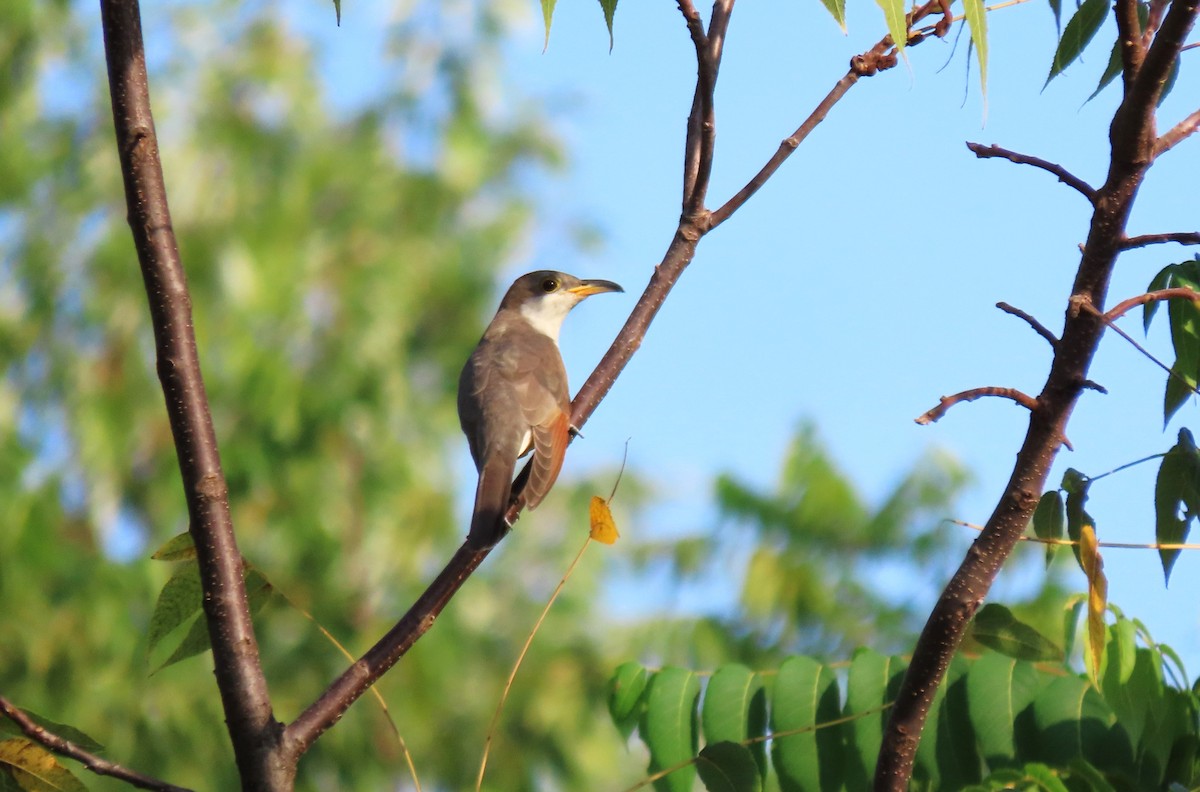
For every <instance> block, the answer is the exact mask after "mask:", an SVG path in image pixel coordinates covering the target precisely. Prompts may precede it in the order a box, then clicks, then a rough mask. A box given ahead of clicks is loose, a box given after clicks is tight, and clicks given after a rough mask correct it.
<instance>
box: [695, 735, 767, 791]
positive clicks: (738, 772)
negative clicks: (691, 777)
mask: <svg viewBox="0 0 1200 792" xmlns="http://www.w3.org/2000/svg"><path fill="white" fill-rule="evenodd" d="M696 769H697V770H698V771H699V772H700V780H701V781H703V782H704V787H705V789H707V790H708V792H759V791H760V790H761V789H762V778H761V777H760V776H759V767H758V762H756V761H755V759H754V756H753V754H751V753H750V749H749V748H747V747H746V746H744V745H739V744H737V743H735V742H718V743H710V744H709V745H706V746H704V750H703V751H701V752H700V756H699V757H698V758H697V760H696Z"/></svg>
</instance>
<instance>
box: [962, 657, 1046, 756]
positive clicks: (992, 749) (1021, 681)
mask: <svg viewBox="0 0 1200 792" xmlns="http://www.w3.org/2000/svg"><path fill="white" fill-rule="evenodd" d="M1039 686H1040V680H1039V678H1038V673H1037V671H1036V670H1035V669H1034V667H1033V666H1032V665H1031V664H1029V663H1027V662H1023V661H1020V660H1014V659H1013V658H1011V657H1005V656H1004V655H1000V654H995V653H993V652H986V653H984V654H983V655H982V656H981V657H980V658H979V659H978V660H976V661H975V664H974V665H972V666H971V670H970V671H969V672H968V673H967V710H968V712H969V713H970V717H971V726H972V729H973V730H974V732H975V738H976V740H977V741H978V744H979V750H980V753H982V754H983V758H984V759H985V760H986V761H987V763H988V766H989V767H992V768H996V767H1001V766H1004V765H1012V764H1015V763H1016V761H1017V750H1016V742H1015V728H1016V724H1017V716H1018V715H1020V714H1021V712H1022V711H1023V710H1024V709H1025V708H1026V707H1028V706H1029V704H1030V702H1032V701H1033V698H1034V695H1035V694H1036V693H1037V691H1038V688H1039Z"/></svg>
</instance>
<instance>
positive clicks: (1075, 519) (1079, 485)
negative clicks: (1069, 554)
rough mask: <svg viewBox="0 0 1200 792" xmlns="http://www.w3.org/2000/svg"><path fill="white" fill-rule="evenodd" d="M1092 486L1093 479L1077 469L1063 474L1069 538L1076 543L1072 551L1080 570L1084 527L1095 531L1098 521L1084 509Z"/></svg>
mask: <svg viewBox="0 0 1200 792" xmlns="http://www.w3.org/2000/svg"><path fill="white" fill-rule="evenodd" d="M1091 484H1092V482H1091V479H1089V478H1088V477H1087V476H1085V475H1083V474H1082V473H1080V472H1079V471H1078V470H1076V469H1075V468H1067V470H1066V472H1065V473H1063V480H1062V488H1063V489H1064V490H1065V491H1066V493H1067V536H1068V537H1070V539H1071V541H1073V542H1075V544H1074V546H1072V548H1071V549H1072V550H1074V552H1075V560H1076V561H1077V562H1078V563H1079V568H1080V569H1083V557H1082V556H1081V555H1080V551H1079V541H1080V538H1081V537H1082V536H1083V526H1085V525H1090V526H1092V528H1093V530H1094V529H1095V527H1096V521H1095V520H1093V519H1092V515H1090V514H1088V513H1087V511H1086V510H1085V509H1084V508H1083V504H1085V503H1087V498H1088V487H1090V486H1091ZM1083 572H1084V574H1085V575H1086V574H1087V570H1086V569H1084V570H1083Z"/></svg>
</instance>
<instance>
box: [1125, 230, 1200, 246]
mask: <svg viewBox="0 0 1200 792" xmlns="http://www.w3.org/2000/svg"><path fill="white" fill-rule="evenodd" d="M1166 242H1178V243H1179V244H1181V245H1200V231H1172V232H1168V233H1165V234H1138V235H1137V236H1132V237H1128V238H1127V239H1125V241H1123V242H1122V243H1121V249H1122V250H1132V249H1134V248H1142V247H1147V246H1148V245H1161V244H1164V243H1166Z"/></svg>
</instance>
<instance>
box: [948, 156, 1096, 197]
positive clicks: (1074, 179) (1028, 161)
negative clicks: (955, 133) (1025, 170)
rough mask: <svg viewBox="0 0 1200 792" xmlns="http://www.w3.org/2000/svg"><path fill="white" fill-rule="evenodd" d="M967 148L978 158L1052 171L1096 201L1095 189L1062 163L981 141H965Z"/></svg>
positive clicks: (1061, 179)
mask: <svg viewBox="0 0 1200 792" xmlns="http://www.w3.org/2000/svg"><path fill="white" fill-rule="evenodd" d="M967 148H969V149H970V150H971V151H973V152H975V156H976V157H979V158H980V159H991V158H993V157H1001V158H1003V159H1006V160H1008V161H1009V162H1015V163H1017V164H1018V165H1032V166H1033V167H1035V168H1041V169H1042V170H1044V171H1047V172H1048V173H1053V174H1054V175H1055V176H1057V177H1058V180H1059V181H1060V182H1062V183H1063V184H1065V185H1067V186H1068V187H1073V188H1075V189H1076V190H1078V191H1079V192H1080V193H1082V194H1083V197H1084V198H1087V199H1088V201H1090V202H1092V203H1095V202H1096V190H1095V189H1094V188H1093V187H1092V186H1091V185H1090V184H1088V183H1087V182H1085V181H1084V180H1083V179H1081V178H1079V177H1078V176H1076V175H1074V174H1072V173H1071V172H1070V171H1068V170H1067V169H1066V168H1064V167H1063V166H1062V165H1057V164H1055V163H1053V162H1048V161H1046V160H1044V159H1039V158H1038V157H1031V156H1029V155H1028V154H1018V153H1017V152H1015V151H1009V150H1008V149H1006V148H1001V147H1000V146H997V145H995V144H992V145H990V146H985V145H983V144H982V143H970V142H968V143H967Z"/></svg>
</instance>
